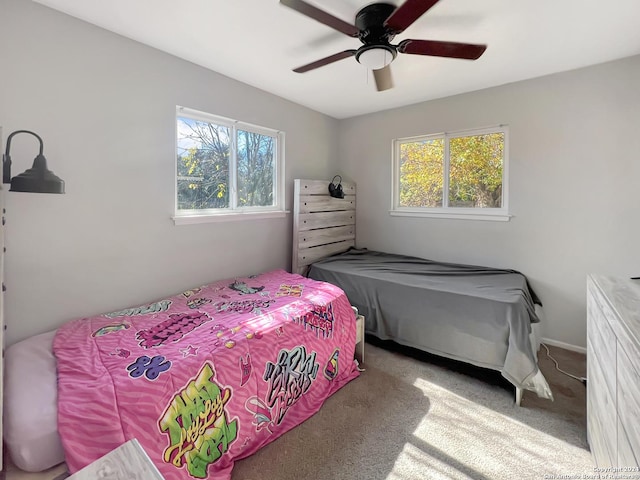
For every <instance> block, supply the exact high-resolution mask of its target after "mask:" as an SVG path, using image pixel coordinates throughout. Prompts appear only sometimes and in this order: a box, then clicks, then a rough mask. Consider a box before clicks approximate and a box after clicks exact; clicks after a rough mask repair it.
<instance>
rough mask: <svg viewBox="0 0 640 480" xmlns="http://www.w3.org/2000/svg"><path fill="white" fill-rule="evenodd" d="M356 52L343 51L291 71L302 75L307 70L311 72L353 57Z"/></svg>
mask: <svg viewBox="0 0 640 480" xmlns="http://www.w3.org/2000/svg"><path fill="white" fill-rule="evenodd" d="M356 52H357V50H345V51H344V52H340V53H335V54H333V55H329V56H328V57H325V58H321V59H320V60H316V61H315V62H312V63H309V64H308V65H303V66H302V67H298V68H294V69H293V71H294V72H296V73H304V72H308V71H309V70H313V69H315V68H318V67H324V66H325V65H328V64H330V63H333V62H337V61H338V60H342V59H343V58H348V57H353V56H354V55H355V54H356Z"/></svg>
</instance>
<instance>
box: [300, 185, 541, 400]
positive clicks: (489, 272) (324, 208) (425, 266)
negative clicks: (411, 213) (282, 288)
mask: <svg viewBox="0 0 640 480" xmlns="http://www.w3.org/2000/svg"><path fill="white" fill-rule="evenodd" d="M328 183H329V182H327V181H314V180H296V181H295V188H294V234H293V235H294V237H293V244H294V248H293V258H292V264H293V269H294V271H297V272H300V273H304V274H305V275H307V276H309V277H310V278H313V279H316V280H321V281H325V282H329V283H332V284H334V285H337V286H339V287H340V288H341V289H342V290H344V292H345V293H346V294H347V297H348V298H349V301H350V302H351V304H352V305H353V306H355V307H357V308H358V311H359V313H360V314H362V315H364V317H365V332H366V333H367V334H369V335H374V336H375V337H377V338H379V339H381V340H393V341H394V342H396V343H399V344H402V345H406V346H409V347H413V348H417V349H420V350H423V351H426V352H429V353H433V354H436V355H440V356H444V357H448V358H452V359H455V360H459V361H463V362H466V363H470V364H473V365H477V366H480V367H484V368H489V369H493V370H497V371H499V372H500V373H501V374H502V376H503V377H505V378H506V379H507V380H508V381H509V382H510V383H512V384H513V385H514V387H515V402H516V404H517V405H520V401H521V399H522V394H523V391H524V390H532V391H534V392H536V393H537V394H538V396H540V397H543V398H549V399H553V395H552V393H551V390H550V388H549V386H548V383H547V381H546V380H545V378H544V376H543V374H542V372H541V371H540V369H539V368H538V365H537V355H536V352H537V347H538V345H539V337H537V332H538V329H537V328H536V325H538V324H539V322H540V321H539V317H538V314H537V311H540V308H541V304H540V301H539V300H538V299H537V297H536V296H535V293H534V292H533V290H532V289H531V288H530V287H529V284H528V282H527V279H526V277H525V276H524V275H523V274H521V273H519V272H517V271H515V270H507V269H496V268H489V267H482V266H474V265H460V264H453V263H442V262H436V261H432V260H428V259H422V258H416V257H410V256H406V255H398V254H390V253H386V252H376V251H369V250H367V249H363V248H356V242H355V238H356V237H355V210H356V186H355V184H353V183H349V182H346V183H344V184H343V191H344V192H345V197H344V199H339V198H333V197H331V196H330V195H329V194H328V191H327V190H328V188H327V185H328ZM536 304H537V305H536Z"/></svg>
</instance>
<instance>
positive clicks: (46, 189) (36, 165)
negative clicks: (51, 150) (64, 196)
mask: <svg viewBox="0 0 640 480" xmlns="http://www.w3.org/2000/svg"><path fill="white" fill-rule="evenodd" d="M18 133H28V134H30V135H33V136H34V137H36V138H37V139H38V141H39V142H40V153H39V154H38V156H37V157H36V158H35V160H34V161H33V166H32V167H31V168H30V169H29V170H27V171H25V172H23V173H21V174H20V175H16V176H15V177H13V178H11V155H9V150H10V148H11V138H12V137H13V136H14V135H17V134H18ZM43 149H44V146H43V143H42V139H41V138H40V137H39V136H38V135H36V134H35V133H33V132H30V131H29V130H16V131H15V132H13V133H11V134H10V135H9V136H8V137H7V149H6V151H5V153H4V154H3V155H2V173H3V183H10V184H11V188H9V191H10V192H33V193H64V180H62V179H61V178H59V177H57V176H56V175H55V174H54V173H53V172H52V171H51V170H48V169H47V159H46V158H44V155H43V154H42V151H43Z"/></svg>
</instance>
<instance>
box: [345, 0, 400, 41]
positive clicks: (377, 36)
mask: <svg viewBox="0 0 640 480" xmlns="http://www.w3.org/2000/svg"><path fill="white" fill-rule="evenodd" d="M395 9H396V6H395V5H392V4H390V3H373V4H371V5H367V6H366V7H364V8H363V9H362V10H360V11H359V12H358V13H357V14H356V22H355V23H356V27H357V28H358V30H360V33H359V34H358V38H360V41H361V42H362V43H364V44H365V45H372V44H374V45H389V42H390V41H391V40H393V37H394V36H395V35H394V34H393V33H392V32H391V31H390V30H389V29H387V28H386V27H385V26H384V22H385V20H386V19H387V18H389V15H391V13H393V11H394V10H395Z"/></svg>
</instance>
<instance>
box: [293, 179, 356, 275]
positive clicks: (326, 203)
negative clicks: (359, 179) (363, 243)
mask: <svg viewBox="0 0 640 480" xmlns="http://www.w3.org/2000/svg"><path fill="white" fill-rule="evenodd" d="M329 183H330V182H328V181H326V182H325V181H323V180H300V179H296V180H295V181H294V184H293V190H294V193H293V254H292V258H291V271H292V272H293V273H299V274H301V275H304V274H305V272H306V271H307V268H308V267H309V265H311V264H312V263H313V262H315V261H317V260H320V259H321V258H325V257H328V256H329V255H333V254H335V253H340V252H345V251H347V250H348V249H349V247H354V246H355V238H356V184H355V183H352V182H341V185H342V191H343V192H344V198H334V197H331V196H330V195H329Z"/></svg>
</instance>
